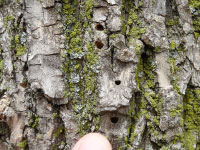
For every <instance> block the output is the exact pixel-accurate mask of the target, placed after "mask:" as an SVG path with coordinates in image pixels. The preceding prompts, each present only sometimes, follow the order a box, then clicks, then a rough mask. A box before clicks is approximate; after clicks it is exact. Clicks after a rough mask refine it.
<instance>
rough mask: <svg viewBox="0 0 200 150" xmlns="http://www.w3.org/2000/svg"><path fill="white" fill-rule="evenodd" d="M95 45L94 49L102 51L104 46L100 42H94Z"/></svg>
mask: <svg viewBox="0 0 200 150" xmlns="http://www.w3.org/2000/svg"><path fill="white" fill-rule="evenodd" d="M95 45H96V47H97V48H98V49H102V48H103V46H104V44H103V43H102V42H101V41H100V40H98V41H96V42H95Z"/></svg>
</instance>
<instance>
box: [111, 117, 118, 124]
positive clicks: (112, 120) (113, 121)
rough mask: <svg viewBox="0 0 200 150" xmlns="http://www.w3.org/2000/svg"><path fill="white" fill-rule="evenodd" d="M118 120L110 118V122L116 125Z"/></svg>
mask: <svg viewBox="0 0 200 150" xmlns="http://www.w3.org/2000/svg"><path fill="white" fill-rule="evenodd" d="M118 120H119V118H118V117H111V118H110V121H111V122H112V123H117V122H118Z"/></svg>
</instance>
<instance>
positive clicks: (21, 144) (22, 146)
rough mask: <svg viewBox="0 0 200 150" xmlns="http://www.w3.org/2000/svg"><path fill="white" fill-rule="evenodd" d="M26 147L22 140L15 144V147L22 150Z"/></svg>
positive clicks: (25, 142) (24, 141)
mask: <svg viewBox="0 0 200 150" xmlns="http://www.w3.org/2000/svg"><path fill="white" fill-rule="evenodd" d="M27 145H28V143H27V140H23V141H21V142H19V143H17V146H18V147H19V148H21V149H23V150H25V148H26V146H27Z"/></svg>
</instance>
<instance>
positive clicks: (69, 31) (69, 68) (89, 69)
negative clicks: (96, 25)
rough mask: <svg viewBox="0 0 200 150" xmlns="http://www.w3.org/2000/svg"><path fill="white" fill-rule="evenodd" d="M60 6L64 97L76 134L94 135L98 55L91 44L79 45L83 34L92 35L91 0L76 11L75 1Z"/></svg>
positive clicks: (96, 128) (97, 123)
mask: <svg viewBox="0 0 200 150" xmlns="http://www.w3.org/2000/svg"><path fill="white" fill-rule="evenodd" d="M64 2H65V4H64V6H63V11H62V16H63V17H64V18H63V21H64V26H65V28H66V29H65V28H64V29H65V39H66V45H67V46H66V47H68V48H67V49H66V52H65V53H64V54H63V56H62V57H63V58H64V59H65V63H64V64H63V66H62V68H63V72H64V73H65V80H66V91H65V95H66V97H67V98H68V99H69V100H71V101H72V103H73V106H72V107H73V110H74V114H75V116H76V120H77V123H78V127H79V130H78V132H79V133H80V134H81V135H83V134H85V133H87V132H91V129H92V128H93V129H94V130H95V131H97V130H98V128H99V120H100V119H99V116H98V115H97V112H96V105H97V101H96V99H97V95H98V94H97V88H96V84H97V73H96V70H97V63H98V54H97V53H98V51H97V50H96V49H95V47H94V44H93V43H92V42H84V41H83V35H84V33H85V31H86V30H87V31H88V33H89V34H91V33H92V30H91V25H90V24H91V19H92V18H91V17H92V16H91V14H92V10H93V0H87V1H85V2H84V3H83V4H84V7H81V8H80V10H78V11H77V10H76V9H78V8H77V7H76V6H77V5H79V1H78V0H75V1H71V0H64ZM78 12H80V14H79V13H78ZM82 22H84V24H82ZM66 54H67V55H66ZM75 79H76V80H75Z"/></svg>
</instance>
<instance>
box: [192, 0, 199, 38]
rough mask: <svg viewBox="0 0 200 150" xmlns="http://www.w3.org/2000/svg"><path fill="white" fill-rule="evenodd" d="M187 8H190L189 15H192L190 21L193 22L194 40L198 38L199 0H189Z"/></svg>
mask: <svg viewBox="0 0 200 150" xmlns="http://www.w3.org/2000/svg"><path fill="white" fill-rule="evenodd" d="M189 6H190V7H191V9H190V10H191V14H192V20H193V26H194V29H195V32H194V35H195V38H196V39H198V38H199V33H200V16H199V8H200V2H199V0H189Z"/></svg>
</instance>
